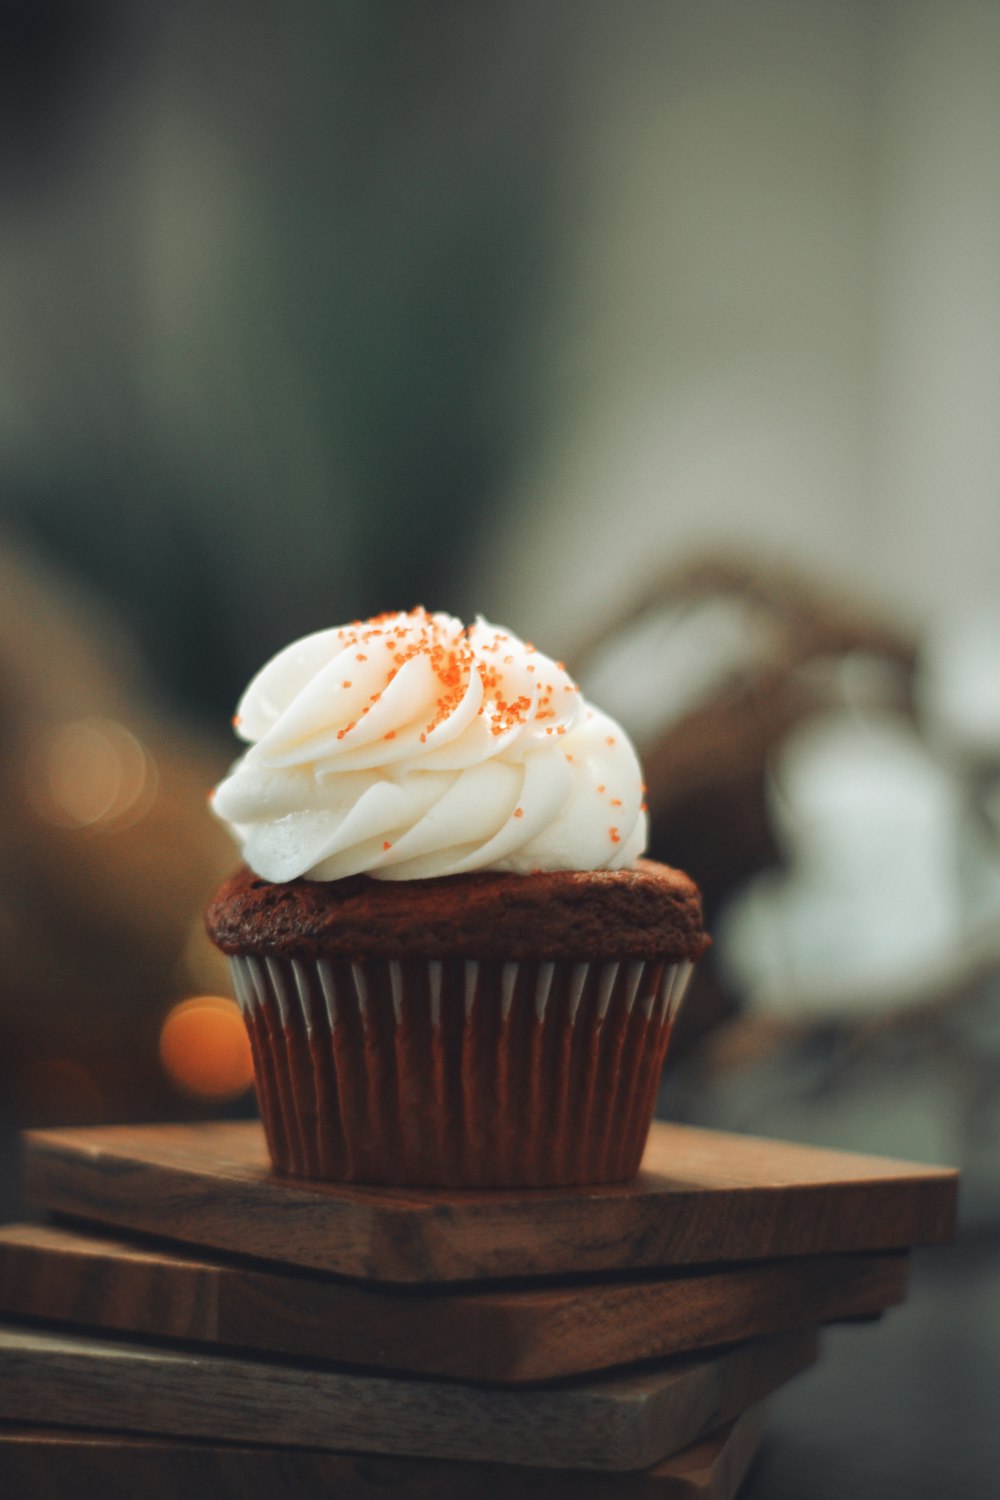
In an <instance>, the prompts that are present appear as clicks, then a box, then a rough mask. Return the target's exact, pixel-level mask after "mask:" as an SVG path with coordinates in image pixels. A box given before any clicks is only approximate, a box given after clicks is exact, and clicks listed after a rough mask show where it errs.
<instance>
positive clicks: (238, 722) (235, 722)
mask: <svg viewBox="0 0 1000 1500" xmlns="http://www.w3.org/2000/svg"><path fill="white" fill-rule="evenodd" d="M242 723H243V720H242V719H241V718H240V716H239V714H233V728H234V729H239V727H240V725H241V724H242Z"/></svg>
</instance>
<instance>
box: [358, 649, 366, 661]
mask: <svg viewBox="0 0 1000 1500" xmlns="http://www.w3.org/2000/svg"><path fill="white" fill-rule="evenodd" d="M367 660H368V658H367V656H366V655H365V653H364V652H363V651H359V652H358V661H367Z"/></svg>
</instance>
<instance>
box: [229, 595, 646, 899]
mask: <svg viewBox="0 0 1000 1500" xmlns="http://www.w3.org/2000/svg"><path fill="white" fill-rule="evenodd" d="M234 722H235V726H236V731H237V733H238V734H239V735H240V737H241V738H242V739H243V740H245V741H247V742H248V744H249V748H248V749H247V751H246V753H245V754H244V755H243V756H242V758H241V759H240V760H239V761H238V762H237V763H236V764H235V765H234V766H233V768H232V770H231V771H230V773H229V775H228V776H227V777H226V778H225V780H224V781H223V782H222V783H221V784H220V785H219V786H218V787H217V788H216V791H215V793H214V797H213V807H214V810H215V812H216V813H217V814H218V816H219V817H220V818H222V819H223V820H224V821H225V822H226V823H227V824H228V825H229V827H230V829H231V831H232V833H233V835H234V836H235V838H236V840H237V842H238V843H239V845H240V847H241V849H242V852H243V857H244V859H245V860H246V862H247V864H248V865H249V866H250V868H251V869H252V870H253V871H254V872H255V873H256V874H257V875H258V876H260V877H262V878H263V879H265V880H268V881H271V882H275V883H279V884H280V883H283V882H287V881H290V880H294V879H296V878H298V877H306V878H309V879H312V880H321V881H334V880H343V879H346V878H348V877H351V876H355V875H360V874H365V875H368V876H370V877H371V878H372V879H373V880H376V881H406V882H407V883H409V882H412V881H415V880H428V879H435V878H438V877H442V876H452V875H466V874H469V873H471V872H473V871H479V870H489V871H497V872H503V873H506V874H517V875H526V874H535V873H537V872H538V871H563V872H566V871H601V870H622V869H627V868H628V867H629V866H631V865H632V864H633V862H634V861H635V860H636V859H637V858H638V857H639V855H641V854H642V852H643V850H644V849H645V846H646V812H645V806H644V802H643V795H644V788H643V785H642V772H641V770H640V768H639V761H638V758H637V756H636V753H635V750H634V749H633V747H632V745H631V743H630V741H629V739H628V736H627V735H626V734H625V732H624V730H623V729H622V728H621V727H620V725H618V724H616V723H615V721H614V720H613V719H610V718H608V717H607V715H606V714H603V713H602V712H601V711H600V710H599V709H598V708H595V707H594V706H593V705H592V704H590V703H588V702H587V701H586V700H585V699H584V697H583V695H582V693H581V692H580V689H579V688H578V687H577V685H576V683H575V682H573V681H572V679H571V678H570V677H569V676H568V674H567V672H566V670H565V668H564V667H563V666H562V664H561V663H560V662H555V661H552V660H551V659H550V658H549V657H547V656H544V655H543V654H542V653H541V652H540V651H536V650H535V648H534V647H533V646H532V645H530V644H529V643H526V642H524V641H521V640H519V639H518V637H517V636H515V635H514V634H513V633H512V632H511V631H508V630H502V629H500V628H498V627H497V626H494V625H490V624H488V623H487V622H486V621H485V620H482V619H479V620H477V621H476V622H475V624H473V625H470V626H468V627H466V626H465V625H463V624H462V622H461V621H460V620H456V619H454V618H453V617H452V616H451V615H446V614H428V612H427V611H426V610H424V609H414V610H411V611H410V612H409V613H408V614H389V615H380V616H378V617H377V618H375V619H372V620H367V621H358V622H357V623H355V624H353V625H346V626H341V627H339V628H336V629H333V630H322V631H319V632H318V633H316V634H315V635H310V636H306V637H304V638H303V639H302V640H299V641H295V642H294V643H293V644H292V645H290V646H288V647H286V648H285V650H283V651H281V652H279V653H278V655H277V656H275V657H274V658H273V659H272V660H271V661H270V662H268V664H267V665H266V666H265V667H264V668H263V669H262V670H261V671H260V672H259V673H258V674H257V676H256V677H255V678H254V679H253V681H252V682H251V683H250V685H249V687H248V688H247V690H246V692H245V693H244V695H243V698H242V700H241V702H240V704H239V708H238V710H237V715H236V719H235V721H234Z"/></svg>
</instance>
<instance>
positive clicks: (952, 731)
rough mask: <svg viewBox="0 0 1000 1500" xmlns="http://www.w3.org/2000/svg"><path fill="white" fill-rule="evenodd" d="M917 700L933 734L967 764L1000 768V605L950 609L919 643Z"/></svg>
mask: <svg viewBox="0 0 1000 1500" xmlns="http://www.w3.org/2000/svg"><path fill="white" fill-rule="evenodd" d="M915 688H916V696H917V706H918V708H919V711H920V717H921V721H922V723H923V724H924V727H925V729H926V731H927V734H928V736H929V737H930V738H931V740H932V741H933V742H934V743H936V744H940V745H941V747H942V750H944V751H946V752H948V753H950V754H952V755H954V756H955V757H957V758H958V759H960V760H961V761H962V762H963V763H964V764H965V765H969V764H972V765H973V766H980V767H992V768H993V769H994V770H995V771H997V772H998V773H1000V609H998V608H997V606H996V605H985V604H984V605H980V606H979V607H978V608H969V609H965V610H963V611H962V612H961V613H956V614H953V615H949V616H948V617H947V618H946V619H944V620H943V621H941V622H940V623H939V624H937V625H936V626H934V627H933V628H932V629H931V630H929V631H928V633H927V636H926V638H925V640H924V641H923V643H922V645H921V649H920V656H919V659H918V663H917V677H916V684H915Z"/></svg>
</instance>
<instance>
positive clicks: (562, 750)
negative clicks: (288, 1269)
mask: <svg viewBox="0 0 1000 1500" xmlns="http://www.w3.org/2000/svg"><path fill="white" fill-rule="evenodd" d="M235 725H236V730H237V733H238V734H239V735H240V737H241V738H242V739H244V740H245V741H247V742H248V744H249V748H248V749H247V751H246V752H245V754H244V755H243V756H242V758H241V759H240V760H239V761H237V763H236V764H235V766H234V767H233V768H232V770H231V772H230V774H229V775H228V776H227V777H226V779H225V780H224V781H223V782H222V783H221V784H220V785H219V786H218V787H217V788H216V791H215V793H214V794H213V806H214V809H215V811H216V813H217V814H218V815H219V816H220V817H221V818H222V819H223V820H224V821H225V822H226V823H227V824H228V825H229V827H230V829H231V831H232V832H233V834H234V836H235V838H236V839H237V841H238V843H239V844H240V846H241V848H242V852H243V857H244V860H245V865H244V866H243V867H242V868H241V869H239V870H237V871H236V873H235V874H234V875H233V876H231V877H230V879H229V880H227V881H226V882H225V884H224V885H223V886H222V888H221V890H220V891H219V892H218V893H217V895H216V897H215V899H214V901H213V902H212V904H211V906H210V907H209V910H208V913H207V926H208V932H209V936H210V937H211V938H212V940H213V941H214V942H215V943H216V945H217V946H218V947H219V948H221V949H222V951H223V952H224V953H226V954H227V955H228V957H229V960H230V964H231V968H232V974H233V980H234V985H235V988H236V993H237V997H238V999H239V1002H240V1005H241V1007H242V1010H243V1014H244V1016H245V1018H246V1022H247V1028H248V1031H249V1034H250V1041H251V1045H252V1049H253V1057H254V1069H255V1076H256V1083H257V1094H258V1099H259V1102H260V1111H261V1118H262V1120H263V1124H264V1130H265V1134H266V1136H267V1142H268V1147H269V1150H270V1153H271V1158H272V1161H273V1162H274V1165H275V1166H276V1167H277V1168H278V1169H279V1170H281V1171H284V1172H288V1173H291V1174H294V1175H296V1176H303V1177H311V1178H318V1179H326V1180H331V1181H340V1182H360V1183H386V1184H394V1185H400V1186H403V1185H421V1186H469V1187H471V1186H487V1187H512V1186H524V1185H532V1186H552V1185H562V1184H571V1183H598V1182H613V1181H621V1180H625V1179H627V1178H629V1177H631V1176H633V1175H634V1174H635V1173H636V1171H637V1170H638V1167H639V1162H640V1159H641V1156H642V1151H643V1147H644V1145H645V1141H646V1136H647V1134H648V1131H649V1124H650V1120H651V1118H652V1112H653V1106H654V1103H655V1098H656V1090H657V1084H658V1081H659V1075H660V1070H661V1067H662V1064H663V1058H664V1054H665V1051H666V1047H667V1042H668V1039H669V1036H670V1030H671V1025H672V1021H673V1018H674V1015H675V1014H676V1009H677V1005H678V1003H679V1001H680V998H681V995H682V993H683V990H684V986H685V983H686V981H687V978H688V975H689V973H690V969H691V965H692V963H693V962H694V960H695V959H696V958H697V957H698V955H699V954H700V953H701V952H702V951H703V949H704V948H705V947H706V946H707V944H708V938H707V937H706V936H705V933H704V930H703V927H702V919H701V904H700V899H699V896H698V892H697V890H696V888H695V886H694V884H693V883H692V882H691V881H690V880H689V879H688V877H687V876H685V875H683V874H681V873H680V872H679V871H675V870H671V869H668V868H667V867H666V866H663V865H657V864H653V863H652V862H650V861H647V860H643V859H642V858H641V855H642V852H643V849H644V847H645V838H646V815H645V808H644V806H643V787H642V776H641V772H640V768H639V764H638V761H637V759H636V755H635V752H634V750H633V748H632V746H631V744H630V743H629V740H628V738H627V736H626V735H625V734H624V732H623V731H622V729H621V728H620V727H619V726H618V725H617V724H616V723H615V722H614V721H613V720H611V719H609V718H608V717H607V716H606V715H604V714H602V713H601V712H600V710H599V709H597V708H595V707H593V706H592V705H591V704H589V703H587V702H586V700H585V699H584V698H583V696H582V695H581V693H580V690H579V688H578V687H577V686H576V684H575V683H574V682H573V681H572V680H571V679H570V677H569V676H568V675H567V673H566V671H565V669H564V668H563V667H562V665H561V664H559V663H556V662H554V661H551V660H550V659H549V658H548V657H546V656H543V655H542V654H541V652H538V651H536V650H535V649H534V647H532V646H531V645H528V644H526V643H524V642H522V641H520V640H518V638H517V637H516V636H514V635H512V634H511V633H510V632H509V631H506V630H501V629H498V628H496V627H495V626H492V625H490V624H488V623H487V622H486V621H484V620H478V621H477V622H476V623H475V624H474V625H471V626H469V627H465V626H464V625H463V624H462V623H461V621H459V620H456V619H454V618H452V617H451V616H449V615H444V614H433V615H432V614H428V613H427V612H426V611H425V610H423V609H416V610H413V611H411V612H410V613H409V614H390V615H383V616H379V617H377V618H376V619H373V620H368V621H364V622H358V623H356V624H353V625H349V626H344V627H342V628H339V629H333V630H326V631H321V632H318V633H317V634H315V635H311V636H307V637H305V638H304V639H303V640H300V641H297V642H295V643H294V644H292V645H291V646H289V647H287V648H286V649H285V650H284V651H282V652H280V653H279V654H278V655H277V656H276V657H275V658H274V659H273V660H272V661H270V662H269V663H268V664H267V665H266V666H265V667H264V668H263V669H262V671H261V672H260V673H258V675H257V676H256V677H255V678H254V679H253V681H252V682H251V683H250V685H249V687H248V688H247V690H246V692H245V694H244V696H243V698H242V700H241V703H240V705H239V709H238V713H237V717H236V720H235Z"/></svg>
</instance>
